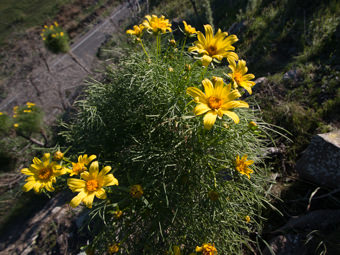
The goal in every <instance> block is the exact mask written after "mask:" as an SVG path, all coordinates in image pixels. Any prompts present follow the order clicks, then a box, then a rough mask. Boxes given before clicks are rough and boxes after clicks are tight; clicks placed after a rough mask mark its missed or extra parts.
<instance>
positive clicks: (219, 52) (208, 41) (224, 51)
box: [189, 25, 238, 63]
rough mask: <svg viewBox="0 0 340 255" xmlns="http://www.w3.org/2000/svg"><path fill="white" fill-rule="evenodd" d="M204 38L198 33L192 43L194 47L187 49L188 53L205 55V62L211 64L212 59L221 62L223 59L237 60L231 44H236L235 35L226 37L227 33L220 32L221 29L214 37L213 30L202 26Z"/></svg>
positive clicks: (207, 26) (208, 26)
mask: <svg viewBox="0 0 340 255" xmlns="http://www.w3.org/2000/svg"><path fill="white" fill-rule="evenodd" d="M204 29H205V36H204V35H203V34H202V33H201V32H200V31H198V32H197V39H198V41H196V42H194V44H195V46H192V47H189V52H194V51H195V52H197V53H199V54H200V55H203V56H204V55H205V56H207V57H206V60H205V62H209V63H210V62H211V61H212V60H213V59H216V60H218V61H221V60H222V59H223V58H227V60H228V61H230V60H238V56H237V54H236V53H235V52H233V51H234V50H235V47H233V46H232V44H233V43H235V42H237V41H238V39H237V36H236V35H230V36H228V33H227V32H222V31H221V29H219V30H218V31H217V33H216V34H215V35H214V33H213V29H212V27H211V26H210V25H204Z"/></svg>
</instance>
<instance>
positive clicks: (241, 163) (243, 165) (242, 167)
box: [235, 155, 254, 179]
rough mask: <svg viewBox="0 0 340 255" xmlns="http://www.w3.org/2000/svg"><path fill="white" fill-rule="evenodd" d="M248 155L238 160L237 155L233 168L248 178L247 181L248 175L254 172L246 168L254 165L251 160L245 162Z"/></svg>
mask: <svg viewBox="0 0 340 255" xmlns="http://www.w3.org/2000/svg"><path fill="white" fill-rule="evenodd" d="M247 157H248V155H244V156H243V157H242V158H240V156H239V155H237V157H236V160H235V168H236V170H237V171H239V172H240V174H242V175H246V176H248V179H250V174H251V173H253V172H254V171H253V170H252V169H250V168H249V167H248V166H250V165H251V164H253V163H254V161H253V160H247Z"/></svg>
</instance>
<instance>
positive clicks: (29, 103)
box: [26, 102, 35, 108]
mask: <svg viewBox="0 0 340 255" xmlns="http://www.w3.org/2000/svg"><path fill="white" fill-rule="evenodd" d="M26 105H27V107H28V108H32V107H33V106H35V103H31V102H27V103H26Z"/></svg>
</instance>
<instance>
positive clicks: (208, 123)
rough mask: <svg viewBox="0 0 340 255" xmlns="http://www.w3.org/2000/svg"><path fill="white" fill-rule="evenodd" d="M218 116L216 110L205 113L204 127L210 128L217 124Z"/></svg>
mask: <svg viewBox="0 0 340 255" xmlns="http://www.w3.org/2000/svg"><path fill="white" fill-rule="evenodd" d="M216 118H217V112H216V111H209V112H208V113H207V114H206V115H204V118H203V124H204V128H205V129H207V130H210V129H211V128H212V127H213V125H214V124H215V121H216Z"/></svg>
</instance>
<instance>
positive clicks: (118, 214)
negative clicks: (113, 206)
mask: <svg viewBox="0 0 340 255" xmlns="http://www.w3.org/2000/svg"><path fill="white" fill-rule="evenodd" d="M114 215H115V218H116V219H119V218H120V217H121V216H122V215H123V211H122V210H117V211H115V212H114Z"/></svg>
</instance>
